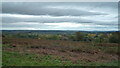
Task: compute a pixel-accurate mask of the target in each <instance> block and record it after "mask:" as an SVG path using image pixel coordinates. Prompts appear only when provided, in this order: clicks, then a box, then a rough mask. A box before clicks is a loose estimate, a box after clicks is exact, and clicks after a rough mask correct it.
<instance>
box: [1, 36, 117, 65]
mask: <svg viewBox="0 0 120 68" xmlns="http://www.w3.org/2000/svg"><path fill="white" fill-rule="evenodd" d="M2 47H3V56H2V57H3V63H2V65H3V66H118V44H116V43H99V44H98V43H97V44H95V45H92V43H87V42H79V41H64V40H39V39H24V38H21V39H20V38H3V45H2Z"/></svg>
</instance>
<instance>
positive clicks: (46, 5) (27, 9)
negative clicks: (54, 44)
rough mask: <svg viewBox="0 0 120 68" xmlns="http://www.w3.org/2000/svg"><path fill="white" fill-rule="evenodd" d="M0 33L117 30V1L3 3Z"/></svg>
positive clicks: (0, 14)
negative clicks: (13, 31)
mask: <svg viewBox="0 0 120 68" xmlns="http://www.w3.org/2000/svg"><path fill="white" fill-rule="evenodd" d="M0 16H2V30H80V31H118V3H117V2H3V3H2V13H0Z"/></svg>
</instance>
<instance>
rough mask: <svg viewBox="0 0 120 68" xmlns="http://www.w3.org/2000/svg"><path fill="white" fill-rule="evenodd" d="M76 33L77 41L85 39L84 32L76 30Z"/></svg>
mask: <svg viewBox="0 0 120 68" xmlns="http://www.w3.org/2000/svg"><path fill="white" fill-rule="evenodd" d="M75 35H76V40H77V41H83V40H84V34H83V33H81V32H76V33H75Z"/></svg>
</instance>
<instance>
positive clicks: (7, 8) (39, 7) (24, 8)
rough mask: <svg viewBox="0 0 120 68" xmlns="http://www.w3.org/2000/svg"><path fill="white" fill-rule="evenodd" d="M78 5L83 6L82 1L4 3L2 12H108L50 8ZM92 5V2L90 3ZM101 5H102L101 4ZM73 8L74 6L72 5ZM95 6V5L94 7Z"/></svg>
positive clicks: (53, 13)
mask: <svg viewBox="0 0 120 68" xmlns="http://www.w3.org/2000/svg"><path fill="white" fill-rule="evenodd" d="M85 4H86V5H87V3H85ZM88 4H89V3H88ZM59 5H60V6H61V5H62V6H64V8H66V7H65V6H71V5H72V6H77V7H78V8H79V7H81V6H82V5H83V4H82V3H77V4H76V3H58V4H57V3H55V4H54V3H3V4H2V12H3V13H11V14H27V15H52V16H67V15H71V16H89V15H106V14H107V13H101V12H89V11H85V10H76V9H58V8H48V7H49V6H59ZM89 5H92V4H89ZM47 6H48V7H47ZM99 7H100V6H99ZM71 8H72V7H71ZM93 8H95V7H93Z"/></svg>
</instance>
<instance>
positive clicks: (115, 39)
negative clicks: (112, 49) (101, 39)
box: [109, 32, 120, 43]
mask: <svg viewBox="0 0 120 68" xmlns="http://www.w3.org/2000/svg"><path fill="white" fill-rule="evenodd" d="M119 35H120V32H113V33H112V35H111V36H110V38H109V42H111V43H120V36H119Z"/></svg>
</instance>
